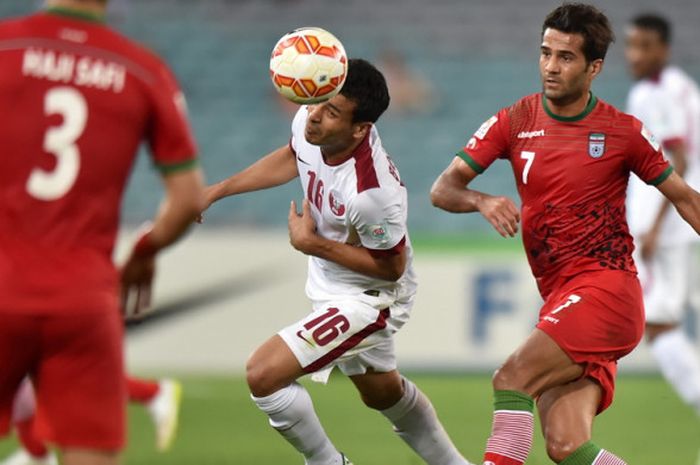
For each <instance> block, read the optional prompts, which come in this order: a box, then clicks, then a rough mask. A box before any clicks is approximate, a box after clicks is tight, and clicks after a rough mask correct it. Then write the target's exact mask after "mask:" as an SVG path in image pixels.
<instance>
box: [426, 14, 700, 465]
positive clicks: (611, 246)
mask: <svg viewBox="0 0 700 465" xmlns="http://www.w3.org/2000/svg"><path fill="white" fill-rule="evenodd" d="M612 40H613V33H612V30H611V27H610V24H609V22H608V19H607V18H606V17H605V15H603V14H602V13H601V12H600V11H598V10H597V9H595V8H594V7H592V6H589V5H584V4H564V5H562V6H560V7H559V8H556V9H555V10H554V11H552V12H551V13H550V14H549V15H548V16H547V18H546V19H545V21H544V25H543V28H542V44H541V54H540V74H541V78H542V84H543V92H542V93H541V94H536V95H531V96H528V97H525V98H523V99H521V100H520V101H518V102H517V103H515V104H514V105H512V106H510V107H508V108H505V109H503V110H501V111H499V112H498V113H497V114H496V115H495V116H494V117H492V118H491V119H489V120H488V121H487V122H486V123H484V124H483V125H482V126H481V128H480V129H479V130H478V131H477V132H476V134H474V137H472V138H471V139H470V140H469V142H468V143H467V145H466V147H464V149H463V150H462V151H460V152H459V153H458V154H457V157H456V158H455V159H454V160H453V162H452V163H451V164H450V166H449V167H448V168H447V169H446V170H445V171H444V172H443V173H442V174H441V175H440V177H439V178H438V179H437V181H436V182H435V184H434V186H433V189H432V192H431V198H432V201H433V203H434V204H435V205H436V206H438V207H440V208H442V209H444V210H447V211H450V212H475V211H478V212H480V213H481V214H482V215H483V216H484V217H485V218H486V219H487V220H488V221H489V222H490V223H491V224H492V225H493V227H494V228H495V229H496V230H497V231H498V232H499V233H500V234H501V235H502V236H504V237H512V236H515V234H516V233H517V231H518V225H519V223H520V220H521V216H522V229H523V242H524V245H525V249H526V252H527V255H528V260H529V262H530V266H531V268H532V272H533V274H534V275H535V278H536V279H537V284H538V287H539V290H540V293H541V295H542V297H543V299H544V301H545V302H544V305H543V307H542V309H541V310H540V319H539V323H538V324H537V327H536V329H534V330H533V332H532V334H531V335H530V336H529V337H528V338H527V340H526V341H525V342H524V343H523V344H522V345H521V346H520V347H519V348H518V349H517V350H516V351H515V352H514V353H513V354H512V355H511V356H510V357H509V358H508V359H507V360H506V362H505V363H504V364H503V365H502V366H501V368H500V369H499V370H498V371H497V372H496V374H495V375H494V378H493V388H494V391H495V412H494V421H493V429H492V433H491V437H490V439H489V440H488V443H487V446H486V453H485V456H484V464H485V465H486V464H488V465H521V464H523V463H524V462H525V460H526V458H527V456H528V454H529V451H530V448H531V446H532V437H533V409H534V404H535V403H536V404H537V407H538V411H539V415H540V419H541V423H542V431H543V434H544V437H545V441H546V446H547V453H548V455H549V456H550V458H551V459H552V460H553V461H554V462H556V463H561V464H565V465H591V464H595V465H620V464H624V463H625V462H624V461H623V460H622V459H620V458H618V457H616V456H615V455H613V454H612V453H610V452H608V451H606V450H604V449H601V448H599V447H598V446H596V445H594V444H593V443H592V442H591V430H592V424H593V420H594V418H595V416H596V414H597V413H599V412H601V411H602V410H604V409H605V408H607V407H608V406H609V405H610V402H611V401H612V396H613V390H614V380H615V374H616V362H617V360H618V359H619V358H621V357H623V356H624V355H626V354H627V353H629V352H630V351H631V350H632V349H634V347H635V346H636V345H637V344H638V343H639V340H640V338H641V336H642V333H643V329H644V308H643V304H642V295H641V290H640V286H639V282H638V280H637V277H636V270H635V266H634V262H633V260H632V249H633V244H632V238H631V236H630V234H629V232H628V228H627V224H626V221H625V190H626V187H627V181H628V178H629V175H630V173H634V174H636V175H637V176H639V177H640V178H641V179H642V180H644V181H646V182H647V183H649V184H652V185H655V186H656V187H657V188H658V189H659V190H660V191H661V192H662V193H663V194H664V195H665V196H666V197H667V198H668V199H669V200H670V201H671V202H672V203H673V204H674V205H675V207H676V209H677V210H678V211H679V213H680V214H681V216H683V218H684V219H685V220H686V221H687V222H688V223H690V224H691V225H692V226H693V228H694V229H695V231H696V232H700V194H698V193H697V192H695V191H694V190H692V189H691V188H690V187H688V185H687V184H686V183H685V181H683V179H682V178H681V177H680V176H678V175H677V174H676V173H674V172H673V171H672V169H671V168H670V166H669V164H668V163H667V162H666V161H665V160H664V158H663V156H662V153H661V150H660V148H659V145H658V143H657V142H656V141H655V140H654V138H653V136H652V135H651V134H649V132H648V131H646V130H645V128H644V127H643V126H642V124H641V123H640V122H639V121H638V120H637V119H635V118H634V117H632V116H629V115H626V114H624V113H622V112H620V111H618V110H616V109H615V108H613V107H612V106H610V105H609V104H607V103H605V102H603V101H601V100H599V99H597V98H596V97H595V96H594V95H593V94H591V92H590V88H591V84H592V81H593V79H595V78H596V77H597V76H598V74H599V73H600V72H601V70H602V68H603V59H604V57H605V54H606V51H607V48H608V46H609V44H610V43H611V42H612ZM497 158H505V159H507V160H509V161H510V163H511V165H512V167H513V172H514V175H515V179H516V183H517V187H518V192H519V194H520V197H521V200H522V206H521V209H520V211H518V208H517V207H516V206H515V204H514V202H513V201H511V200H510V199H508V198H506V197H502V196H492V195H488V194H485V193H482V192H478V191H475V190H472V189H469V188H468V185H469V183H470V182H471V181H472V180H473V179H474V178H475V177H476V176H477V175H478V174H480V173H481V172H483V171H484V170H485V169H486V168H487V167H488V166H489V165H490V164H491V163H492V162H493V161H495V160H496V159H497Z"/></svg>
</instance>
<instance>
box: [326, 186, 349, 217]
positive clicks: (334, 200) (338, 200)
mask: <svg viewBox="0 0 700 465" xmlns="http://www.w3.org/2000/svg"><path fill="white" fill-rule="evenodd" d="M328 205H329V206H330V208H331V211H332V212H333V214H334V215H335V216H343V215H344V214H345V204H344V203H343V197H341V195H340V192H338V191H337V190H335V189H333V190H332V191H331V192H330V193H329V194H328Z"/></svg>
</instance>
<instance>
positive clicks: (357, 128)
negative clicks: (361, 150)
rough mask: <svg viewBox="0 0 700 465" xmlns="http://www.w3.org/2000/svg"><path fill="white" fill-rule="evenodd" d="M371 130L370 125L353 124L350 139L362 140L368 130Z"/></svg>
mask: <svg viewBox="0 0 700 465" xmlns="http://www.w3.org/2000/svg"><path fill="white" fill-rule="evenodd" d="M371 128H372V123H367V122H365V123H355V124H354V125H353V130H352V137H353V138H355V139H360V140H362V139H364V138H365V136H366V135H367V133H368V132H369V130H370V129H371Z"/></svg>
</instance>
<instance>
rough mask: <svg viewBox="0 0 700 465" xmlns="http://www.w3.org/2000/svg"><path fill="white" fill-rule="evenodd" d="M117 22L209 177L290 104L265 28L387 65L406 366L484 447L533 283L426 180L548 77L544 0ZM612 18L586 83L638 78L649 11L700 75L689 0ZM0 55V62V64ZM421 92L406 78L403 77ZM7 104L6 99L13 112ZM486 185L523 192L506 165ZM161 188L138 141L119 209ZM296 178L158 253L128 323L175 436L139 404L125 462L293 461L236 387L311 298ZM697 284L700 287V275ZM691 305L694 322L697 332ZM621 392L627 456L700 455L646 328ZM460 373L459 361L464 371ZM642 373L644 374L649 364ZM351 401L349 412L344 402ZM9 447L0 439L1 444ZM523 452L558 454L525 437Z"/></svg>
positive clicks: (206, 6)
mask: <svg viewBox="0 0 700 465" xmlns="http://www.w3.org/2000/svg"><path fill="white" fill-rule="evenodd" d="M110 3H111V14H110V19H109V21H110V23H111V25H113V26H114V27H116V28H117V29H119V30H121V31H123V32H125V33H127V34H129V35H130V36H131V37H133V38H135V39H137V40H139V41H141V42H143V43H145V44H147V45H148V46H150V47H151V48H152V49H153V50H155V51H156V52H157V53H158V54H160V55H161V56H162V57H164V58H165V59H166V60H167V62H168V63H169V64H170V65H171V66H172V68H173V69H174V71H175V73H176V74H177V76H178V78H179V80H180V83H181V85H182V87H183V90H184V91H185V94H186V96H187V99H188V104H189V108H190V115H191V120H192V123H193V126H194V128H195V131H196V135H197V139H198V143H199V147H200V152H201V155H202V164H203V167H204V169H205V172H206V174H207V177H208V181H209V182H214V181H218V180H220V179H222V178H224V177H226V176H228V175H230V174H232V173H234V172H236V171H238V170H240V169H242V168H244V167H245V166H247V165H249V164H250V163H251V162H253V161H254V160H256V159H257V158H259V157H260V156H261V155H263V154H265V153H267V152H269V151H270V150H272V149H274V148H276V147H278V146H279V145H282V144H285V143H286V142H287V140H288V137H289V123H290V118H291V115H292V113H291V112H292V111H293V108H290V106H289V105H285V104H283V103H282V102H281V101H280V100H279V99H278V98H277V97H276V95H275V94H274V91H273V89H272V86H271V85H270V82H269V79H268V74H267V65H268V58H269V53H270V50H271V47H272V45H274V43H275V42H276V40H277V39H278V38H279V37H280V36H281V35H282V34H283V33H285V32H287V31H289V30H291V29H294V28H296V27H300V26H305V25H314V26H321V27H324V28H326V29H329V30H331V31H333V32H334V33H335V34H336V35H337V36H338V37H339V38H340V39H341V40H342V41H343V43H344V44H345V47H346V49H347V50H348V53H349V54H350V55H351V56H361V57H365V58H368V59H370V60H372V61H374V62H375V63H377V64H378V65H379V67H380V68H381V69H383V70H384V71H385V72H386V73H387V74H388V75H391V76H396V77H395V78H394V79H390V91H391V93H392V97H393V98H394V103H395V108H392V109H391V110H390V111H389V112H388V114H387V115H385V116H384V117H383V118H382V119H381V121H380V123H379V128H380V131H381V134H382V139H383V141H384V145H385V147H386V148H387V149H388V151H389V152H390V153H391V154H392V157H393V158H394V160H395V161H396V163H397V165H398V167H399V170H400V171H401V174H402V178H403V179H404V182H405V183H406V185H407V186H408V189H409V194H410V197H409V202H410V210H409V212H410V213H409V216H410V218H409V227H410V229H411V231H412V237H413V240H414V244H415V248H416V266H417V269H418V272H419V278H420V281H421V288H420V291H419V297H418V300H417V304H416V307H415V309H414V317H413V318H412V321H411V322H410V323H409V325H408V326H407V327H406V328H405V330H403V331H402V333H401V334H400V335H399V336H398V340H397V345H398V351H399V361H400V363H401V364H402V365H401V366H402V367H404V368H406V369H408V370H410V371H411V372H412V373H416V379H417V381H418V383H419V384H420V385H421V386H422V387H424V388H425V390H426V391H427V392H428V394H430V395H432V396H433V400H434V401H435V404H436V407H437V408H438V411H439V412H440V414H441V416H443V417H444V418H445V424H446V427H447V428H448V430H450V431H451V432H452V433H453V435H454V436H455V441H456V442H457V443H458V445H459V446H460V447H461V448H462V449H463V450H464V451H465V453H467V454H469V457H471V458H472V460H476V458H477V456H478V453H479V452H480V450H481V447H482V446H483V442H484V440H485V438H486V435H487V433H488V426H489V421H490V420H489V419H490V388H489V383H488V375H487V374H486V373H488V372H489V371H490V370H492V369H493V368H494V367H496V366H497V363H498V362H499V361H500V360H502V359H503V358H504V357H505V356H506V354H508V353H509V352H510V351H511V350H512V349H513V348H514V346H515V345H516V344H517V343H518V342H519V341H520V340H522V338H523V337H524V336H525V335H526V334H527V333H529V331H530V329H531V328H532V325H533V324H534V322H535V318H536V310H537V308H538V303H539V300H538V299H539V297H538V296H537V293H536V290H535V288H534V282H533V281H532V278H531V277H530V275H529V270H528V268H527V264H526V263H525V259H524V255H523V253H522V252H521V251H520V243H519V240H517V239H516V240H503V239H500V238H499V237H498V236H497V235H496V234H495V233H493V232H491V231H490V229H489V227H488V225H487V224H486V222H485V221H483V220H482V219H481V218H480V217H478V215H469V216H456V215H448V214H446V213H444V212H440V211H438V210H436V209H434V208H433V207H432V206H431V205H430V202H429V199H428V190H429V188H430V185H431V183H432V182H433V180H434V179H435V178H436V176H437V175H438V174H439V173H440V171H441V170H442V169H443V168H444V167H445V166H446V165H447V163H449V161H450V159H451V158H452V156H453V154H454V153H455V152H456V151H457V150H458V149H459V148H460V147H461V146H462V145H463V144H464V143H465V142H466V140H467V139H468V138H469V137H470V136H471V134H472V133H473V132H474V130H475V129H476V128H477V127H478V126H479V125H480V124H481V122H483V121H484V120H485V119H487V118H488V117H490V116H491V115H492V114H494V113H495V112H496V111H497V110H498V109H499V108H501V107H502V106H505V105H508V104H510V103H511V102H513V101H514V100H516V99H517V98H519V97H521V96H522V95H525V94H528V93H532V92H536V91H537V90H538V89H539V83H538V73H537V56H538V45H539V42H538V41H539V35H540V27H541V22H542V19H543V17H544V15H545V14H546V13H547V12H548V11H550V10H551V9H552V8H553V7H554V6H556V5H557V4H558V3H559V2H555V1H549V0H525V1H519V0H505V1H499V2H494V1H488V0H468V1H460V0H432V1H424V0H383V1H376V0H375V1H372V0H346V1H343V2H329V1H319V0H199V1H192V0H111V2H110ZM598 3H599V5H600V6H601V7H603V9H604V10H605V11H606V12H607V13H608V15H609V16H610V18H611V20H612V21H613V25H614V26H615V31H616V34H617V36H618V41H617V43H616V44H615V45H614V46H613V47H612V49H611V51H610V53H609V56H608V59H607V60H606V69H605V71H604V73H603V75H602V76H601V77H600V78H599V79H598V80H597V83H596V84H595V85H594V90H595V92H596V93H597V95H598V96H600V97H601V98H603V99H605V100H607V101H609V102H611V103H613V104H615V105H617V106H620V107H624V101H625V96H626V93H627V89H628V87H629V85H630V81H629V78H628V77H627V74H626V70H625V66H624V61H623V56H622V48H623V47H622V45H623V44H622V43H623V40H624V35H623V32H624V25H625V22H626V21H627V20H628V19H629V18H630V17H631V16H632V15H634V14H636V13H639V12H641V11H656V12H658V11H660V12H662V13H664V14H666V15H668V17H669V18H670V19H671V20H672V22H673V24H674V27H675V37H674V45H673V47H674V61H675V62H676V63H678V64H680V65H682V66H683V67H684V68H685V69H686V70H688V71H689V72H690V74H691V75H693V76H695V77H696V78H697V79H700V47H698V46H697V44H698V42H699V41H700V35H699V34H698V29H697V27H698V24H700V4H699V3H698V2H697V0H667V1H665V2H663V3H662V4H660V3H659V2H657V1H651V0H615V1H609V2H605V3H603V2H598ZM40 4H41V2H38V1H34V0H2V1H0V17H8V16H12V15H18V14H24V13H28V12H31V11H33V10H35V9H36V8H37V7H39V6H40ZM0 72H1V70H0ZM405 86H408V87H409V88H410V89H414V90H415V89H421V90H420V91H418V90H415V92H413V93H412V94H410V93H409V95H408V96H406V95H405V92H404V90H403V89H404V88H405ZM6 117H7V116H6ZM476 185H477V186H479V187H481V188H483V189H485V190H488V191H489V192H494V193H502V194H507V195H511V196H515V195H516V193H515V188H514V183H513V180H512V175H511V173H510V168H509V166H508V165H507V164H506V163H497V164H496V165H494V167H493V168H492V169H490V170H489V172H488V173H487V175H486V176H483V177H481V178H480V179H478V180H477V183H476ZM160 194H161V190H160V184H159V181H158V178H157V176H156V175H155V172H154V170H152V169H151V168H150V161H149V160H148V157H147V156H146V155H145V152H144V154H143V155H142V156H140V158H139V161H138V163H137V166H136V169H135V171H134V174H133V176H132V179H131V183H130V186H129V189H128V192H127V196H126V200H125V203H124V208H123V218H124V221H125V224H126V225H127V227H126V228H125V230H124V234H123V235H122V240H121V242H120V244H121V246H120V247H119V248H118V251H117V256H119V250H121V249H123V246H124V244H125V243H128V242H129V240H130V239H131V238H132V233H131V231H133V228H134V227H135V226H136V225H138V224H139V223H141V222H143V221H145V220H146V219H148V218H150V217H151V216H152V214H153V212H154V211H155V209H156V208H157V205H158V202H159V198H160ZM299 197H300V194H299V186H298V185H297V184H296V183H295V182H292V183H290V184H289V185H287V186H283V187H281V188H277V189H275V190H271V191H267V192H259V193H255V194H252V195H247V196H242V197H240V198H235V199H227V200H225V201H223V202H221V203H219V204H217V205H216V206H214V207H213V208H212V209H211V210H210V211H208V212H207V214H206V222H205V224H204V225H202V226H198V227H196V228H194V230H193V232H192V233H191V234H190V236H189V237H188V238H187V239H186V240H185V241H183V242H182V243H180V244H178V245H177V246H176V247H175V248H174V249H173V250H172V251H169V252H168V253H166V254H164V256H163V257H162V259H161V261H160V264H159V265H160V276H159V280H158V283H157V289H156V305H155V308H154V310H153V312H152V313H151V314H150V315H148V316H147V317H146V318H145V319H144V320H143V321H142V322H141V323H139V324H134V325H131V326H130V327H129V329H130V330H129V335H128V343H127V346H128V350H127V356H128V363H129V366H130V368H131V369H132V370H133V371H135V372H136V373H138V374H146V375H149V374H150V375H160V374H171V375H178V376H184V379H185V382H186V386H185V387H186V392H187V396H186V398H185V407H184V412H183V426H182V428H183V429H182V434H181V436H182V437H181V441H180V442H179V443H178V444H177V445H176V447H175V449H174V451H173V452H172V453H171V454H169V455H167V456H164V457H156V456H155V455H154V454H153V452H152V451H151V448H150V444H148V441H150V438H151V436H150V434H152V433H151V432H150V431H148V423H147V421H146V420H145V417H144V416H143V412H138V411H135V412H133V413H134V414H133V416H132V420H133V421H132V432H131V439H132V446H131V448H130V451H129V454H128V455H127V463H134V464H158V463H182V464H210V463H211V464H219V463H235V464H262V465H266V464H268V463H269V464H273V463H298V460H297V459H296V458H295V455H294V453H293V452H292V451H291V448H289V447H288V446H287V445H286V444H283V443H282V441H281V440H279V439H278V438H276V437H275V434H274V433H273V432H272V431H269V430H268V428H267V426H266V424H265V420H264V419H263V417H262V415H261V414H259V413H258V412H257V411H255V409H254V407H253V405H252V403H251V402H249V400H248V399H247V393H246V392H247V391H246V389H245V385H244V383H243V382H242V376H241V375H242V372H243V367H244V362H245V359H246V357H247V355H248V353H249V352H250V351H251V350H252V349H253V348H254V347H255V346H256V345H257V344H259V343H260V342H261V341H263V340H264V339H265V338H266V337H268V336H269V335H271V334H273V333H274V331H275V330H277V329H279V328H280V327H282V326H283V325H286V324H287V323H289V322H291V321H294V320H295V319H297V318H298V317H299V316H300V315H302V314H304V313H305V312H306V311H307V308H308V304H307V302H306V300H305V297H304V294H303V284H304V270H305V259H304V257H303V256H300V255H299V254H297V253H295V252H294V251H293V250H291V248H290V247H289V245H288V241H287V237H286V217H287V211H288V205H289V200H290V199H298V198H299ZM697 285H700V283H698V284H697ZM696 326H697V324H696V321H695V319H694V318H689V320H688V324H687V328H688V331H689V332H691V333H692V334H695V333H696ZM621 373H622V376H621V380H620V393H621V395H620V396H619V397H618V403H617V404H616V405H615V406H614V407H613V409H612V410H611V412H610V413H606V414H605V415H604V416H603V419H602V421H601V423H600V426H599V427H598V430H597V431H596V439H598V442H600V443H601V445H604V446H605V447H608V448H611V449H614V450H617V451H619V452H620V454H621V455H623V456H625V457H627V458H628V461H629V463H631V464H632V463H633V464H637V465H645V464H649V465H652V464H653V465H657V464H670V463H673V464H676V463H678V464H680V463H684V464H692V463H695V460H696V456H697V453H698V450H697V449H698V447H699V446H700V441H699V440H698V439H699V438H700V427H699V426H698V422H697V420H696V419H695V418H694V417H693V414H692V413H691V412H690V410H689V409H686V408H684V406H683V405H682V404H681V403H680V401H679V400H678V399H677V398H676V397H675V395H674V393H673V392H671V390H670V389H669V388H668V387H667V386H666V385H665V384H664V383H663V382H662V381H661V379H660V378H659V377H658V375H657V374H656V369H655V367H654V365H653V364H652V363H650V359H649V357H648V354H647V352H646V349H645V348H644V347H643V346H642V347H640V348H639V349H638V350H637V351H636V352H635V354H633V355H632V356H631V357H630V358H629V359H628V360H626V361H624V362H623V363H622V366H621ZM467 374H468V375H467ZM640 374H641V375H640ZM333 384H334V386H333V388H331V389H325V388H316V387H312V389H313V390H314V396H318V401H317V403H318V404H319V410H320V414H321V417H322V419H323V420H325V421H327V422H329V425H328V429H329V431H331V433H332V434H334V437H337V438H338V442H339V444H341V446H342V447H344V448H345V449H346V450H347V451H348V453H349V455H350V456H351V457H352V458H353V460H354V461H355V463H357V464H358V465H362V464H377V465H378V464H399V465H400V464H418V463H419V461H418V460H417V459H416V458H415V457H413V456H412V455H411V453H410V451H408V450H407V449H405V448H403V447H402V445H401V444H399V441H398V440H397V439H395V438H394V437H393V436H392V435H391V432H390V431H389V430H388V428H387V425H385V424H384V423H383V420H382V419H380V418H378V417H377V416H376V415H373V413H372V412H369V411H367V412H364V411H361V412H358V410H359V409H358V408H356V407H357V406H358V401H357V399H355V396H354V395H353V394H352V393H351V389H350V386H349V385H348V383H347V382H345V381H344V380H341V379H334V380H333ZM348 418H351V419H350V420H348ZM9 447H10V446H9V445H8V444H7V442H5V443H4V444H0V451H5V450H7V448H9ZM535 449H536V451H535V452H534V453H533V455H532V458H531V460H530V461H529V462H528V463H532V464H545V463H550V462H549V461H548V460H547V459H546V456H545V455H544V454H543V453H542V447H541V442H538V443H537V444H536V446H535Z"/></svg>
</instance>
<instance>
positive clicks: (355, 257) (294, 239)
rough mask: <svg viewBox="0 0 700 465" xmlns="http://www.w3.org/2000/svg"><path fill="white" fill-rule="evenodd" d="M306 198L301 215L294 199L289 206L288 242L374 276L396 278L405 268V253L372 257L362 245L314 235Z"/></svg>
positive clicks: (309, 252)
mask: <svg viewBox="0 0 700 465" xmlns="http://www.w3.org/2000/svg"><path fill="white" fill-rule="evenodd" d="M310 208H311V207H310V205H309V201H308V200H306V199H304V201H303V203H302V211H301V214H299V213H298V211H297V205H296V202H294V201H292V203H291V205H290V207H289V242H290V243H291V244H292V246H293V247H294V248H295V249H297V250H298V251H300V252H302V253H304V254H306V255H313V256H315V257H319V258H323V259H324V260H329V261H331V262H334V263H337V264H339V265H342V266H344V267H346V268H348V269H350V270H353V271H356V272H358V273H362V274H364V275H367V276H371V277H373V278H379V279H384V280H386V281H397V280H398V279H399V278H401V276H402V275H403V273H404V270H405V269H406V252H405V250H402V251H401V252H400V253H397V254H394V255H387V256H382V257H375V256H373V255H372V254H371V253H370V251H369V250H368V249H367V248H365V247H361V246H360V247H358V246H354V245H350V244H344V243H342V242H336V241H332V240H330V239H326V238H324V237H321V236H319V235H318V234H316V224H315V223H314V220H313V218H312V216H311V209H310Z"/></svg>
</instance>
